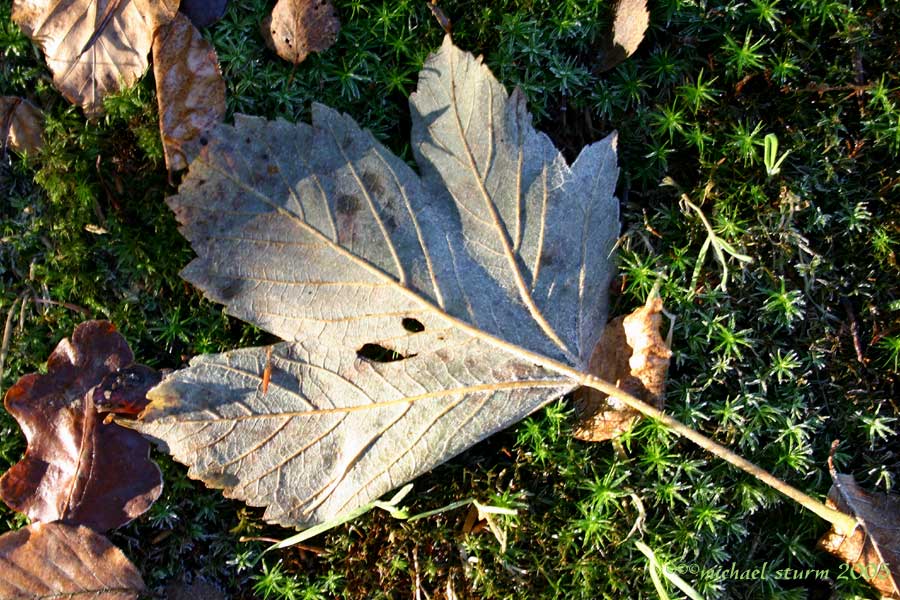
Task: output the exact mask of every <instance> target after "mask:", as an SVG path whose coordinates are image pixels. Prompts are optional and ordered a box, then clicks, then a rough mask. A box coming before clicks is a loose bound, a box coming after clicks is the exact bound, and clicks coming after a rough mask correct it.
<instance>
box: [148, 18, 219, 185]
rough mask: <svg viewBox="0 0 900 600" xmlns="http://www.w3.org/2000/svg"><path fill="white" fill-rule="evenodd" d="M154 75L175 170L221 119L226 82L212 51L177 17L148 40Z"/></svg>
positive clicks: (164, 138)
mask: <svg viewBox="0 0 900 600" xmlns="http://www.w3.org/2000/svg"><path fill="white" fill-rule="evenodd" d="M153 75H154V77H155V79H156V99H157V102H159V129H160V132H161V134H162V141H163V151H164V152H165V156H166V166H167V167H168V169H169V171H178V170H181V169H184V168H185V167H187V164H188V162H190V161H191V159H193V158H194V156H196V155H197V152H198V151H199V149H200V146H201V138H202V137H203V134H204V133H205V132H206V131H207V130H209V129H211V128H212V127H214V126H215V125H216V123H218V122H220V121H221V120H222V118H223V117H224V116H225V80H224V79H222V73H221V72H220V70H219V59H218V57H216V52H215V50H213V48H212V46H211V45H210V44H209V42H207V41H206V40H204V39H203V36H202V35H201V34H200V32H199V31H198V30H197V28H196V27H194V25H192V24H191V21H190V20H189V19H188V18H187V17H186V16H184V15H183V14H181V13H179V14H178V15H176V17H175V18H174V19H173V20H172V21H171V22H170V23H168V24H167V25H164V26H162V27H160V28H159V29H157V31H156V35H154V37H153Z"/></svg>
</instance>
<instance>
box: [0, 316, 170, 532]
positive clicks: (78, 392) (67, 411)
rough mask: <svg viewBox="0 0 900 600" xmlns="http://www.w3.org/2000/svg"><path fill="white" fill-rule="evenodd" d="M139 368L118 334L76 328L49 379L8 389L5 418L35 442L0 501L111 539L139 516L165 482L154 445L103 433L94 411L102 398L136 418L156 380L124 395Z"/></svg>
mask: <svg viewBox="0 0 900 600" xmlns="http://www.w3.org/2000/svg"><path fill="white" fill-rule="evenodd" d="M133 360H134V356H133V355H132V353H131V350H130V349H129V348H128V344H127V343H126V342H125V339H124V338H123V337H122V336H121V335H120V334H119V333H117V332H116V330H115V328H114V327H113V326H112V324H110V323H108V322H106V321H88V322H87V323H83V324H81V325H79V326H78V327H76V328H75V331H74V332H73V334H72V339H71V341H70V340H68V339H64V340H63V341H62V342H60V343H59V345H58V346H57V347H56V349H55V350H54V351H53V353H52V354H51V355H50V358H49V360H48V361H47V374H46V375H40V374H30V375H25V376H24V377H22V378H21V379H20V380H19V381H18V382H16V384H15V385H13V386H12V387H11V388H10V389H9V391H8V392H7V394H6V398H5V405H6V409H7V410H8V411H9V413H10V414H11V415H12V416H13V417H15V419H16V420H17V421H18V422H19V425H20V427H21V428H22V431H23V432H24V433H25V437H26V439H27V440H28V449H27V450H26V452H25V458H23V459H22V460H21V461H20V462H19V463H18V464H16V465H14V466H13V467H12V468H11V469H10V470H9V471H7V472H6V473H5V474H4V475H3V477H2V478H0V499H2V500H3V501H4V502H5V503H6V504H7V505H9V506H10V508H12V509H14V510H17V511H19V512H22V513H25V514H26V515H28V517H29V518H31V519H32V520H33V521H40V522H50V521H57V520H60V521H66V522H69V523H75V524H82V525H87V526H89V527H92V528H94V529H97V530H99V531H105V530H107V529H112V528H115V527H118V526H120V525H123V524H125V523H127V522H128V521H130V520H131V519H134V518H135V517H137V516H138V515H140V514H142V513H143V512H144V511H146V510H147V509H148V508H149V507H150V505H151V504H153V502H154V501H155V500H156V499H157V498H158V497H159V494H160V492H161V491H162V478H161V476H160V472H159V468H158V467H157V466H156V465H155V464H154V463H153V462H152V461H151V460H150V458H149V451H150V446H149V443H148V442H147V441H146V440H145V439H144V438H143V437H142V436H140V435H139V434H136V433H135V432H134V431H131V430H129V429H126V428H124V427H121V426H119V425H116V424H113V423H110V424H105V423H104V422H103V419H102V416H101V415H100V412H99V410H98V408H97V406H96V403H95V396H96V398H98V399H102V401H103V402H105V403H107V406H106V409H109V408H116V407H117V406H118V407H119V408H117V410H120V411H121V412H129V411H128V410H121V406H123V405H126V404H129V403H130V404H136V406H134V409H133V410H140V409H141V408H143V404H142V403H140V402H138V400H137V399H138V398H141V397H143V396H145V395H146V392H147V389H149V388H150V387H152V385H154V384H155V383H156V382H158V380H159V378H158V377H152V376H148V374H147V373H143V374H142V377H141V378H140V383H139V384H138V385H137V386H134V385H132V386H130V387H129V386H128V385H126V384H127V383H128V381H129V380H130V378H129V377H128V376H127V374H128V373H130V372H131V371H129V370H127V368H128V367H130V366H132V364H131V363H132V362H133ZM121 370H125V371H124V372H120V371H121ZM110 376H112V377H110ZM122 377H124V379H121V378H122ZM132 381H133V380H132ZM98 384H99V385H98ZM116 393H118V394H119V396H118V397H117V396H116V395H115V394H116ZM117 398H118V399H117ZM126 398H127V399H130V400H129V402H126V401H125V399H126ZM117 402H118V405H117V404H116V403H117Z"/></svg>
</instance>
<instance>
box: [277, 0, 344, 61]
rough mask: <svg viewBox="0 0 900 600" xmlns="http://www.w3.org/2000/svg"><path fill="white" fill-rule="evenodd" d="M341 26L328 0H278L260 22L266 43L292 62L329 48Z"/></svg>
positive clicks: (302, 59)
mask: <svg viewBox="0 0 900 600" xmlns="http://www.w3.org/2000/svg"><path fill="white" fill-rule="evenodd" d="M340 29H341V22H340V21H339V20H338V18H337V15H336V14H335V12H334V6H332V4H331V1H330V0H278V3H277V4H276V5H275V8H274V9H272V14H271V15H270V16H268V17H266V18H265V19H264V20H263V22H262V25H261V30H262V36H263V39H264V40H265V42H266V45H267V46H268V47H269V48H271V49H272V50H274V51H275V52H276V53H277V54H278V56H280V57H281V58H283V59H284V60H287V61H290V62H292V63H294V64H299V63H301V62H303V61H304V60H305V59H306V56H307V55H308V54H309V53H310V52H321V51H323V50H327V49H328V48H330V47H331V45H332V44H334V42H335V40H337V34H338V31H340Z"/></svg>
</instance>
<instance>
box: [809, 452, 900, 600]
mask: <svg viewBox="0 0 900 600" xmlns="http://www.w3.org/2000/svg"><path fill="white" fill-rule="evenodd" d="M829 466H830V467H831V476H832V479H833V481H834V484H833V485H832V486H831V489H830V490H829V491H828V501H827V503H826V504H827V505H828V506H830V507H832V508H836V509H837V510H839V511H841V512H843V513H845V514H848V515H852V516H853V517H856V519H857V521H858V522H859V525H858V526H857V527H856V528H854V529H853V530H852V531H847V530H844V529H842V528H841V527H839V526H837V525H832V528H831V531H829V532H828V533H827V534H825V535H824V536H823V537H822V539H820V540H819V547H820V548H822V549H823V550H825V551H827V552H829V553H831V554H833V555H835V556H837V557H838V558H840V559H841V560H843V561H844V562H846V563H848V564H850V565H851V566H852V567H853V570H854V571H856V572H857V573H859V574H860V576H861V577H862V578H863V579H865V580H866V581H868V582H869V583H870V584H871V585H872V587H874V588H875V589H877V590H878V591H879V592H880V593H881V595H882V596H883V597H886V598H900V585H898V584H900V496H892V495H889V494H879V493H869V492H867V491H865V490H864V489H862V488H861V487H859V485H858V484H857V483H856V480H855V479H854V478H853V476H852V475H845V474H843V473H837V472H836V471H835V470H834V467H833V465H832V464H831V461H830V460H829Z"/></svg>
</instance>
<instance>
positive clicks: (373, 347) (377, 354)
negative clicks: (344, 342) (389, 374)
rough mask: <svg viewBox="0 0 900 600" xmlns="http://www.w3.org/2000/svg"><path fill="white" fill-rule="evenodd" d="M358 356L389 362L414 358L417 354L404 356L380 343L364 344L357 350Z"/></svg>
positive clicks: (373, 360) (374, 360)
mask: <svg viewBox="0 0 900 600" xmlns="http://www.w3.org/2000/svg"><path fill="white" fill-rule="evenodd" d="M356 356H357V357H359V358H363V359H365V360H370V361H372V362H379V363H389V362H396V361H398V360H404V359H407V358H412V357H413V356H415V354H410V355H409V356H403V355H402V354H400V353H399V352H395V351H393V350H391V349H389V348H385V347H384V346H381V345H379V344H363V346H362V348H360V349H359V350H357V351H356Z"/></svg>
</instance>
